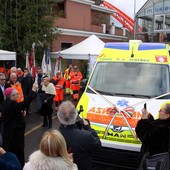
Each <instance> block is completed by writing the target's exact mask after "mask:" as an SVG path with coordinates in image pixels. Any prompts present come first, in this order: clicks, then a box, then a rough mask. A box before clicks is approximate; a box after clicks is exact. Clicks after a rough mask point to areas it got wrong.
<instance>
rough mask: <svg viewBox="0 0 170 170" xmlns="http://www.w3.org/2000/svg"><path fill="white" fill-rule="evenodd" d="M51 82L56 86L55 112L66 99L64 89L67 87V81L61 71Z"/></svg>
mask: <svg viewBox="0 0 170 170" xmlns="http://www.w3.org/2000/svg"><path fill="white" fill-rule="evenodd" d="M51 82H52V83H53V84H54V86H55V90H56V95H55V97H54V103H55V110H56V111H57V110H58V107H59V105H60V104H61V102H62V101H63V99H64V87H65V80H64V78H63V77H62V73H61V71H59V70H58V71H57V72H56V75H55V76H54V77H53V78H52V80H51Z"/></svg>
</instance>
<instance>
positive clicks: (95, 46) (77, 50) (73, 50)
mask: <svg viewBox="0 0 170 170" xmlns="http://www.w3.org/2000/svg"><path fill="white" fill-rule="evenodd" d="M104 44H105V43H104V42H103V41H102V40H100V39H99V38H98V37H97V36H95V35H91V36H90V37H88V38H86V39H85V40H84V41H82V42H80V43H78V44H76V45H74V46H72V47H70V48H68V49H66V50H63V51H58V52H52V53H51V58H58V57H62V58H63V59H74V60H88V61H89V67H88V75H89V74H90V73H91V71H92V69H93V66H94V64H95V62H96V59H97V57H98V56H99V54H100V52H101V50H102V49H103V47H104ZM54 72H55V71H54Z"/></svg>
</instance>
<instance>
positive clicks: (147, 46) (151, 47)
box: [138, 43, 166, 50]
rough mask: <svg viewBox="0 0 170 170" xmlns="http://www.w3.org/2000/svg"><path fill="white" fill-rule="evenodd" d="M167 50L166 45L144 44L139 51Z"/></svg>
mask: <svg viewBox="0 0 170 170" xmlns="http://www.w3.org/2000/svg"><path fill="white" fill-rule="evenodd" d="M165 48H166V45H165V44H164V43H143V44H140V45H139V47H138V50H159V49H165Z"/></svg>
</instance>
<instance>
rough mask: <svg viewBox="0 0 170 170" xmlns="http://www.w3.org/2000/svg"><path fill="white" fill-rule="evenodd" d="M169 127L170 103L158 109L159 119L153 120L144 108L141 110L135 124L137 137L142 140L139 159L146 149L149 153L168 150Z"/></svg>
mask: <svg viewBox="0 0 170 170" xmlns="http://www.w3.org/2000/svg"><path fill="white" fill-rule="evenodd" d="M169 128H170V104H167V103H166V104H164V105H163V106H162V107H161V109H160V110H159V119H157V120H154V119H153V117H152V115H151V114H150V113H149V112H148V111H147V110H146V109H143V110H142V119H141V120H139V122H138V124H137V126H136V134H137V137H138V138H139V139H140V141H141V142H142V147H141V151H140V154H139V161H141V159H142V157H143V155H144V154H145V152H146V151H149V153H150V155H154V154H158V153H162V152H166V151H168V142H169V133H170V132H169Z"/></svg>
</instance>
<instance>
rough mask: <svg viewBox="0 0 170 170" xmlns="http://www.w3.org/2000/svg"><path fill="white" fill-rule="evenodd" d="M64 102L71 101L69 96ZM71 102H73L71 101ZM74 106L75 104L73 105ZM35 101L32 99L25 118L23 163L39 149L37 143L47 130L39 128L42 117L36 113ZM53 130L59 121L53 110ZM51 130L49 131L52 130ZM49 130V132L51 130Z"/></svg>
mask: <svg viewBox="0 0 170 170" xmlns="http://www.w3.org/2000/svg"><path fill="white" fill-rule="evenodd" d="M65 100H70V101H72V98H71V97H70V96H65ZM72 102H73V101H72ZM74 104H75V106H76V104H77V102H76V103H75V102H74ZM36 110H37V109H36V99H34V100H33V101H32V103H31V105H30V111H31V114H30V115H26V116H25V122H26V130H25V161H26V162H27V161H28V158H29V155H30V154H31V153H32V152H34V151H36V150H38V149H39V143H40V140H41V137H42V134H43V133H44V132H45V131H47V130H49V129H48V127H41V125H42V121H43V117H42V116H41V115H40V114H37V113H35V112H36ZM53 110H54V111H53V125H52V128H53V129H58V127H59V121H58V118H57V112H56V111H55V109H53ZM52 128H51V129H52ZM51 129H50V130H51Z"/></svg>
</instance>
